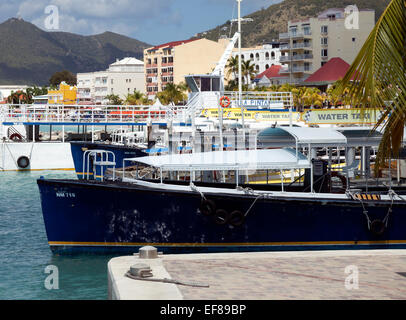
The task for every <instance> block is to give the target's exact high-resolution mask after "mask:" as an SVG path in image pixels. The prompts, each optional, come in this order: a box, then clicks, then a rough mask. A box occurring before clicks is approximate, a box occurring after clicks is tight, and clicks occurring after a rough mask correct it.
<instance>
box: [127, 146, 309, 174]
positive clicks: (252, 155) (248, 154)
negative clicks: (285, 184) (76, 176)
mask: <svg viewBox="0 0 406 320" xmlns="http://www.w3.org/2000/svg"><path fill="white" fill-rule="evenodd" d="M125 161H126V162H127V161H133V162H138V163H143V164H145V165H148V166H152V167H155V168H159V169H162V170H163V171H205V170H265V169H270V170H272V169H303V168H310V162H309V160H308V159H307V158H306V157H305V156H304V155H303V154H301V153H300V152H296V150H294V149H288V148H286V149H271V150H238V151H212V152H203V153H191V154H173V155H163V156H150V157H140V158H132V159H125Z"/></svg>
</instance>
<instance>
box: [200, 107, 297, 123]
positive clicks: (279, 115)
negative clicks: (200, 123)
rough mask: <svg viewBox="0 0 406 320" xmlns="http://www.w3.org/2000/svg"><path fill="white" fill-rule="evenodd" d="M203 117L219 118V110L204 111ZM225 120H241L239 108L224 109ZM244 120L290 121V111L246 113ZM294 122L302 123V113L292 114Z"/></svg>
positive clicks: (247, 111)
mask: <svg viewBox="0 0 406 320" xmlns="http://www.w3.org/2000/svg"><path fill="white" fill-rule="evenodd" d="M202 115H203V116H205V117H208V118H218V116H219V112H218V109H204V110H203V111H202ZM223 119H224V120H235V119H241V109H239V108H224V109H223ZM244 119H250V120H257V121H272V122H278V121H289V119H290V113H289V111H286V112H281V111H269V110H263V111H262V110H260V111H258V110H256V111H249V110H245V111H244ZM292 119H293V121H300V113H299V112H292Z"/></svg>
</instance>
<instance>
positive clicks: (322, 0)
mask: <svg viewBox="0 0 406 320" xmlns="http://www.w3.org/2000/svg"><path fill="white" fill-rule="evenodd" d="M389 2H390V0H329V1H326V0H284V1H282V2H280V3H278V4H274V5H271V6H270V7H268V8H263V9H262V10H259V11H256V12H254V13H252V14H249V15H247V16H245V17H244V18H251V19H253V22H248V23H246V24H244V25H243V27H242V32H243V39H242V42H243V46H244V47H252V46H256V45H259V44H261V43H269V42H271V41H272V40H277V39H278V37H279V33H281V32H287V25H288V21H289V20H294V19H305V18H309V17H315V16H317V14H318V13H320V12H322V11H323V10H325V9H328V8H345V7H346V6H348V5H353V4H355V5H357V7H358V8H359V9H374V10H375V18H376V20H378V18H379V17H380V16H381V15H382V13H383V12H384V10H385V8H386V7H387V5H388V4H389ZM225 27H227V29H225ZM224 29H225V30H224ZM236 31H237V25H236V23H234V24H233V28H232V30H231V35H233V34H234V33H235V32H236ZM222 35H227V36H229V35H230V21H227V22H226V23H224V24H222V25H220V26H217V27H216V28H214V29H211V30H208V31H205V32H201V33H199V34H197V35H196V37H205V38H207V39H210V40H214V41H217V40H218V38H219V37H220V36H222Z"/></svg>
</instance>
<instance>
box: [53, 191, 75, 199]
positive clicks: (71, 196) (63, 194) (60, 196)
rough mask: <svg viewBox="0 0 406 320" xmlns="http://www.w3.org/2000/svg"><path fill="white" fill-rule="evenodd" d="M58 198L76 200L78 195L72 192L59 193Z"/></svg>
mask: <svg viewBox="0 0 406 320" xmlns="http://www.w3.org/2000/svg"><path fill="white" fill-rule="evenodd" d="M56 197H57V198H76V194H75V193H72V192H65V191H57V192H56Z"/></svg>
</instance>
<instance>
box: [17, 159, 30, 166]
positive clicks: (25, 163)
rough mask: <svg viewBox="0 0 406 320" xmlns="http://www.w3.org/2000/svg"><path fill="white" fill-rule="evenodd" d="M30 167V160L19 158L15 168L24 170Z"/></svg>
mask: <svg viewBox="0 0 406 320" xmlns="http://www.w3.org/2000/svg"><path fill="white" fill-rule="evenodd" d="M29 165H30V159H28V157H26V156H21V157H19V158H18V159H17V166H18V167H19V168H20V169H26V168H27V167H28V166H29Z"/></svg>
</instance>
